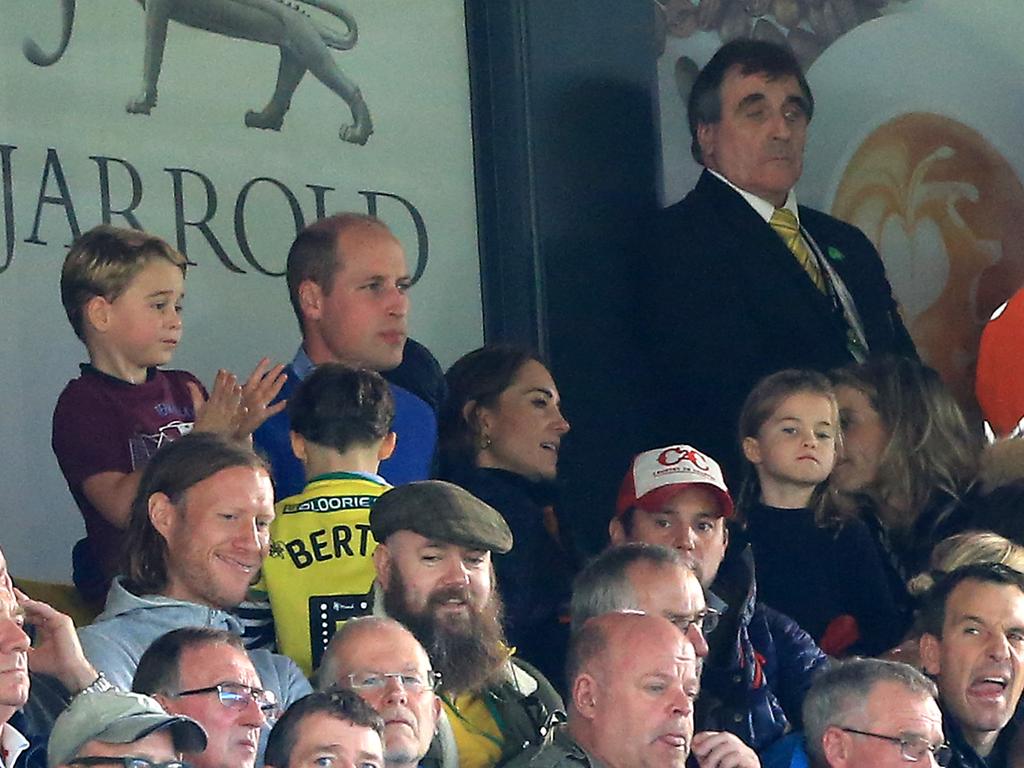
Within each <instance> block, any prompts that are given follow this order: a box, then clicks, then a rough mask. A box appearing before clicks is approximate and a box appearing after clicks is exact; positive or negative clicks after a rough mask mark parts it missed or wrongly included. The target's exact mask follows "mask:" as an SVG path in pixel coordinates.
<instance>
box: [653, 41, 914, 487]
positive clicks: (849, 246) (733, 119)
mask: <svg viewBox="0 0 1024 768" xmlns="http://www.w3.org/2000/svg"><path fill="white" fill-rule="evenodd" d="M688 110H689V123H690V133H691V136H692V138H693V143H692V149H691V151H692V153H693V156H694V158H696V160H697V161H698V162H700V163H701V164H702V165H704V167H705V170H704V172H703V173H702V174H701V177H700V180H699V181H698V182H697V185H696V187H694V189H693V190H692V191H691V192H690V193H689V194H688V195H687V196H686V198H685V199H683V200H682V201H681V202H679V203H677V204H676V205H673V206H672V207H670V208H667V209H666V210H664V211H662V212H661V213H660V214H659V217H658V219H657V222H656V226H655V229H654V234H655V240H654V243H653V246H654V247H653V259H652V263H651V269H650V271H649V273H647V274H646V276H645V278H644V280H645V283H646V286H647V287H646V288H645V291H644V304H645V305H646V306H647V307H648V308H649V310H648V315H647V319H646V320H645V324H646V330H645V334H644V335H645V338H646V341H647V342H648V343H649V344H650V351H651V352H652V361H651V362H652V363H653V366H652V368H651V370H652V371H656V372H657V380H658V384H657V385H656V386H657V391H658V392H659V394H660V395H661V396H660V397H658V398H656V400H655V405H656V408H657V413H656V414H654V415H655V417H656V418H654V419H652V422H653V424H654V425H655V426H654V431H655V432H656V433H658V434H657V436H656V437H655V436H652V440H651V444H652V445H654V444H657V443H658V439H662V440H670V441H671V440H675V441H679V440H684V439H685V440H686V441H687V442H689V443H691V444H693V445H699V446H701V449H702V450H705V451H707V452H708V453H710V454H712V455H714V456H721V457H723V458H724V459H725V461H724V464H725V467H726V469H727V471H728V474H730V475H731V476H732V478H733V479H732V482H735V481H736V479H737V478H736V476H735V473H736V470H737V468H738V467H739V465H740V461H739V460H740V455H739V450H738V446H737V440H736V420H737V416H738V414H739V410H740V406H741V405H742V403H743V400H744V398H745V397H746V395H747V393H748V392H749V391H750V389H751V388H752V387H753V386H754V384H755V383H757V381H758V380H759V379H760V378H761V377H763V376H766V375H767V374H769V373H772V372H774V371H776V370H779V369H781V368H791V367H799V368H813V369H817V370H822V371H823V370H827V369H829V368H833V367H836V366H840V365H844V364H846V363H849V362H852V361H855V360H862V359H864V358H866V357H867V356H868V355H877V354H881V353H887V352H888V353H895V354H900V355H907V356H912V357H916V354H917V353H916V352H915V349H914V343H913V341H912V340H911V338H910V335H909V334H908V333H907V330H906V328H905V327H904V325H903V321H902V320H901V318H900V315H899V312H898V311H897V307H896V303H895V301H894V300H893V297H892V291H891V289H890V287H889V283H888V281H887V280H886V277H885V269H884V267H883V265H882V261H881V259H880V258H879V256H878V252H877V251H876V250H875V248H874V246H872V244H871V243H870V242H869V241H868V239H867V238H866V237H865V236H864V234H863V233H862V232H861V231H860V230H858V229H856V228H855V227H852V226H850V225H848V224H845V223H843V222H841V221H839V220H837V219H834V218H832V217H831V216H828V215H826V214H824V213H821V212H820V211H815V210H812V209H810V208H807V207H805V206H799V207H798V206H797V203H796V197H795V194H794V192H793V187H794V185H795V184H796V182H797V180H798V179H799V178H800V173H801V171H802V170H803V152H804V142H805V140H806V137H807V127H808V124H809V123H810V120H811V115H812V114H813V111H814V99H813V97H812V95H811V90H810V87H809V86H808V84H807V80H806V79H805V78H804V75H803V72H802V71H801V70H800V65H799V64H798V63H797V61H796V59H795V58H794V57H793V55H792V53H791V52H790V51H789V50H788V49H786V48H784V47H781V46H778V45H774V44H772V43H766V42H762V41H755V40H735V41H733V42H731V43H727V44H726V45H724V46H723V47H722V48H721V49H719V51H718V52H717V53H716V54H715V55H714V57H713V58H712V59H711V61H710V62H709V63H708V65H707V66H706V67H705V68H704V70H703V71H702V72H701V73H700V75H699V76H698V77H697V80H696V82H695V83H694V86H693V89H692V91H691V93H690V99H689V105H688ZM776 227H777V228H776Z"/></svg>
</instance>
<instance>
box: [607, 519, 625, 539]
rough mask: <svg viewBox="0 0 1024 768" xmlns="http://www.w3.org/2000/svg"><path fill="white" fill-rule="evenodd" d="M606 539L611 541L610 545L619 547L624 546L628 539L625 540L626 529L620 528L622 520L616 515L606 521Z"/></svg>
mask: <svg viewBox="0 0 1024 768" xmlns="http://www.w3.org/2000/svg"><path fill="white" fill-rule="evenodd" d="M608 538H609V539H611V542H612V544H614V545H615V546H619V545H620V544H625V543H626V542H627V541H628V539H627V538H626V529H625V528H623V527H622V520H620V519H619V516H618V515H616V516H615V517H613V518H612V519H611V520H609V521H608Z"/></svg>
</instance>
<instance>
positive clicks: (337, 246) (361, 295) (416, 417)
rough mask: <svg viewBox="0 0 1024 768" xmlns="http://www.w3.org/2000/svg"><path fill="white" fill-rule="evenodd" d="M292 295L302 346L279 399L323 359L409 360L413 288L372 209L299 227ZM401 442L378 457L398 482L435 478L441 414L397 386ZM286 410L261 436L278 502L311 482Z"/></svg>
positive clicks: (362, 362) (384, 367) (372, 364)
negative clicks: (388, 454)
mask: <svg viewBox="0 0 1024 768" xmlns="http://www.w3.org/2000/svg"><path fill="white" fill-rule="evenodd" d="M287 276H288V292H289V295H290V297H291V302H292V308H293V309H294V310H295V316H296V318H297V319H298V321H299V327H300V328H301V330H302V346H301V347H300V348H299V350H298V352H297V353H296V355H295V358H294V359H293V360H292V363H291V365H290V366H288V368H287V369H286V371H287V374H288V380H287V382H286V383H285V385H284V387H283V388H282V390H281V393H280V395H279V399H285V398H287V397H288V396H289V394H290V393H291V392H292V390H293V389H294V388H295V387H296V386H297V384H298V382H299V381H301V380H303V379H305V378H306V376H308V375H309V374H310V372H312V370H313V369H314V368H315V367H316V366H317V365H320V364H321V363H325V362H338V363H343V364H345V365H348V366H350V367H352V368H366V369H369V370H373V371H380V372H384V371H390V370H392V369H394V368H396V367H398V366H399V365H400V364H401V362H402V357H403V353H404V350H405V344H406V338H407V332H408V314H409V296H408V293H407V292H408V289H409V286H410V285H411V278H410V276H409V270H408V268H407V266H406V261H405V253H404V251H403V250H402V245H401V243H399V242H398V239H397V238H396V237H395V236H394V235H393V234H392V233H391V231H390V230H389V229H388V228H387V226H386V225H385V224H384V223H383V222H381V221H380V220H379V219H376V218H374V217H372V216H366V215H363V214H356V213H338V214H335V215H334V216H330V217H328V218H326V219H321V220H320V221H317V222H314V223H313V224H311V225H310V226H308V227H306V228H305V229H304V230H302V232H300V233H299V235H298V237H297V238H296V239H295V242H294V243H293V244H292V247H291V249H290V250H289V252H288V266H287ZM390 386H391V392H392V395H393V396H394V399H395V421H394V431H395V433H396V434H397V435H398V444H397V446H396V448H395V452H394V453H393V454H392V456H391V458H390V459H388V460H387V461H385V462H382V463H381V466H380V474H381V475H382V476H383V477H384V478H385V479H386V480H387V481H388V482H389V483H391V484H392V485H401V484H402V483H407V482H410V481H412V480H424V479H426V478H427V477H429V475H430V467H431V462H432V460H433V456H434V446H435V443H436V441H437V417H436V416H435V414H434V411H433V409H432V408H431V407H430V406H429V405H428V404H427V403H426V402H425V401H424V400H422V399H421V398H420V397H418V396H417V395H415V394H413V393H412V392H410V391H409V390H407V389H404V388H402V387H400V386H398V385H396V384H391V385H390ZM289 427H290V424H289V421H288V415H287V414H286V413H285V412H281V413H278V414H276V415H275V416H273V417H271V418H270V419H268V420H267V421H266V422H264V423H263V425H262V426H261V427H260V428H259V429H258V430H257V431H256V432H255V433H254V439H255V442H256V446H257V448H258V449H259V450H260V451H261V452H263V453H264V454H266V456H267V457H268V459H269V461H270V464H271V468H272V474H273V478H274V486H275V489H276V495H277V498H278V499H281V498H284V497H286V496H291V495H294V494H296V493H299V492H300V491H301V490H302V488H303V486H304V485H305V474H304V471H303V468H302V465H301V463H299V461H298V459H297V458H295V456H294V455H293V454H292V449H291V443H290V441H289V438H288V431H289Z"/></svg>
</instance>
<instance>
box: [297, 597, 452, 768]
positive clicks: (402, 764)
mask: <svg viewBox="0 0 1024 768" xmlns="http://www.w3.org/2000/svg"><path fill="white" fill-rule="evenodd" d="M439 677H440V675H439V674H438V673H437V672H434V671H433V670H432V669H431V668H430V659H429V658H427V652H426V651H424V650H423V646H422V645H420V644H419V641H418V640H417V639H416V638H415V637H413V634H412V632H410V631H409V630H408V629H406V628H405V627H403V626H402V625H401V624H399V623H398V622H397V621H395V620H394V619H389V618H384V617H381V616H366V617H363V618H358V619H351V620H349V621H347V622H346V623H345V624H344V626H342V627H341V628H340V629H339V630H338V631H337V632H335V634H334V637H332V638H331V642H330V645H328V646H327V650H326V651H325V653H324V659H323V663H322V664H321V666H320V671H319V673H318V678H317V684H318V685H317V687H318V688H319V689H320V690H331V689H337V688H348V689H351V690H353V691H355V692H356V693H358V694H359V695H360V696H362V698H363V700H364V701H365V702H366V703H367V704H369V705H370V706H371V707H373V708H374V709H375V710H377V712H378V713H379V714H380V716H381V717H382V718H383V719H384V762H385V764H386V765H387V768H417V766H423V767H424V768H435V767H436V766H442V765H454V764H455V760H454V757H455V756H454V755H450V759H449V760H448V761H447V762H445V761H444V760H443V759H442V755H441V744H440V741H439V743H438V746H437V747H436V748H435V750H434V751H435V752H436V754H430V755H429V757H428V753H429V752H430V746H431V742H432V741H433V738H434V729H435V728H436V726H437V719H438V718H439V717H440V715H441V699H440V698H438V696H437V695H436V694H435V693H434V690H435V689H436V687H437V682H438V680H439Z"/></svg>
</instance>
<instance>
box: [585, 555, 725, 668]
mask: <svg viewBox="0 0 1024 768" xmlns="http://www.w3.org/2000/svg"><path fill="white" fill-rule="evenodd" d="M627 610H633V611H643V612H644V613H653V614H654V615H656V616H664V617H665V618H666V619H668V620H669V621H671V622H672V623H673V624H675V625H676V626H677V627H679V630H680V631H681V632H682V633H683V634H684V635H685V636H686V639H687V640H689V641H690V644H691V645H692V646H693V650H694V651H695V652H696V654H697V660H698V661H697V665H698V668H699V667H700V665H701V663H702V662H703V659H704V657H705V656H707V655H708V643H707V640H706V639H705V638H706V637H707V635H709V634H710V633H711V630H713V629H714V628H715V626H716V625H717V624H718V612H717V611H715V610H714V609H713V608H708V607H707V605H706V604H705V602H704V590H702V589H701V586H700V581H698V580H697V575H696V574H695V573H694V572H693V568H691V567H690V566H688V565H686V564H685V563H684V562H683V558H682V557H681V556H680V554H679V553H678V552H676V550H674V549H669V548H668V547H662V546H660V545H658V544H644V543H643V542H637V543H633V544H622V545H621V546H617V547H609V548H608V549H606V550H605V551H604V552H602V553H601V554H600V555H598V556H597V557H596V558H594V559H593V560H591V561H590V563H589V564H588V565H587V567H586V568H584V569H583V570H582V571H580V573H579V574H578V575H577V576H576V579H575V580H574V581H573V585H572V607H571V613H572V628H573V631H577V630H579V629H580V627H582V626H583V623H584V622H585V621H586V620H587V619H590V618H593V617H594V616H600V615H601V614H602V613H611V612H613V611H627Z"/></svg>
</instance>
